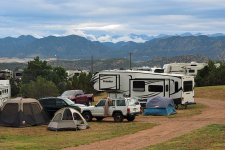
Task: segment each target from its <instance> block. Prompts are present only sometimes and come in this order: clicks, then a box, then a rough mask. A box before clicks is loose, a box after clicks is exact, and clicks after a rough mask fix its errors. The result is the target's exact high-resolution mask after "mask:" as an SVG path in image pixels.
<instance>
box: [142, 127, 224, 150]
mask: <svg viewBox="0 0 225 150" xmlns="http://www.w3.org/2000/svg"><path fill="white" fill-rule="evenodd" d="M168 149H173V150H181V149H182V150H190V149H196V150H197V149H225V125H217V124H214V125H209V126H207V127H204V128H201V129H198V130H195V131H193V132H191V133H189V134H185V135H183V136H181V137H177V138H174V139H172V140H170V141H168V142H164V143H160V144H157V145H153V146H149V147H147V148H144V149H143V150H168Z"/></svg>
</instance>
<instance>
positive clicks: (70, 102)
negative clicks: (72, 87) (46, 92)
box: [62, 98, 74, 105]
mask: <svg viewBox="0 0 225 150" xmlns="http://www.w3.org/2000/svg"><path fill="white" fill-rule="evenodd" d="M62 99H63V100H64V101H65V102H66V103H67V104H68V105H74V102H73V101H71V100H70V99H68V98H62Z"/></svg>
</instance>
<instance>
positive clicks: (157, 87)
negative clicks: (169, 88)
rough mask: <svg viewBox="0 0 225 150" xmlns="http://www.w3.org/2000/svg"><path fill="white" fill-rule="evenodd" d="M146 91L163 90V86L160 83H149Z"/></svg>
mask: <svg viewBox="0 0 225 150" xmlns="http://www.w3.org/2000/svg"><path fill="white" fill-rule="evenodd" d="M148 91H149V92H163V86H162V85H149V86H148Z"/></svg>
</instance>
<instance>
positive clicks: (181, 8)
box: [0, 0, 225, 39]
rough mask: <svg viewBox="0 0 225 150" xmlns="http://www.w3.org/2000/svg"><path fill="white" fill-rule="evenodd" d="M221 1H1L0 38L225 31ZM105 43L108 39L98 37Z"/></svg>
mask: <svg viewBox="0 0 225 150" xmlns="http://www.w3.org/2000/svg"><path fill="white" fill-rule="evenodd" d="M224 20H225V3H224V2H223V0H214V1H212V0H198V1H194V0H167V1H162V0H123V1H121V0H114V1H104V0H92V1H90V0H76V1H74V0H7V1H1V2H0V31H1V32H0V36H1V37H5V36H19V35H21V34H31V35H35V36H48V35H68V34H81V35H83V36H85V34H89V35H88V36H94V35H92V34H109V35H112V34H120V35H121V34H126V35H127V34H129V33H137V34H149V35H157V34H161V33H166V34H177V33H183V32H193V33H197V32H202V33H206V34H208V33H216V32H221V33H224V32H225V26H224V24H225V21H224ZM102 39H108V36H102Z"/></svg>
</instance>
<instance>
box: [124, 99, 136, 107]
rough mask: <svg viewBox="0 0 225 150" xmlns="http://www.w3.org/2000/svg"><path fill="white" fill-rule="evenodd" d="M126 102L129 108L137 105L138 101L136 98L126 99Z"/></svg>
mask: <svg viewBox="0 0 225 150" xmlns="http://www.w3.org/2000/svg"><path fill="white" fill-rule="evenodd" d="M127 102H128V105H129V106H134V105H137V103H138V99H137V98H127Z"/></svg>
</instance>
